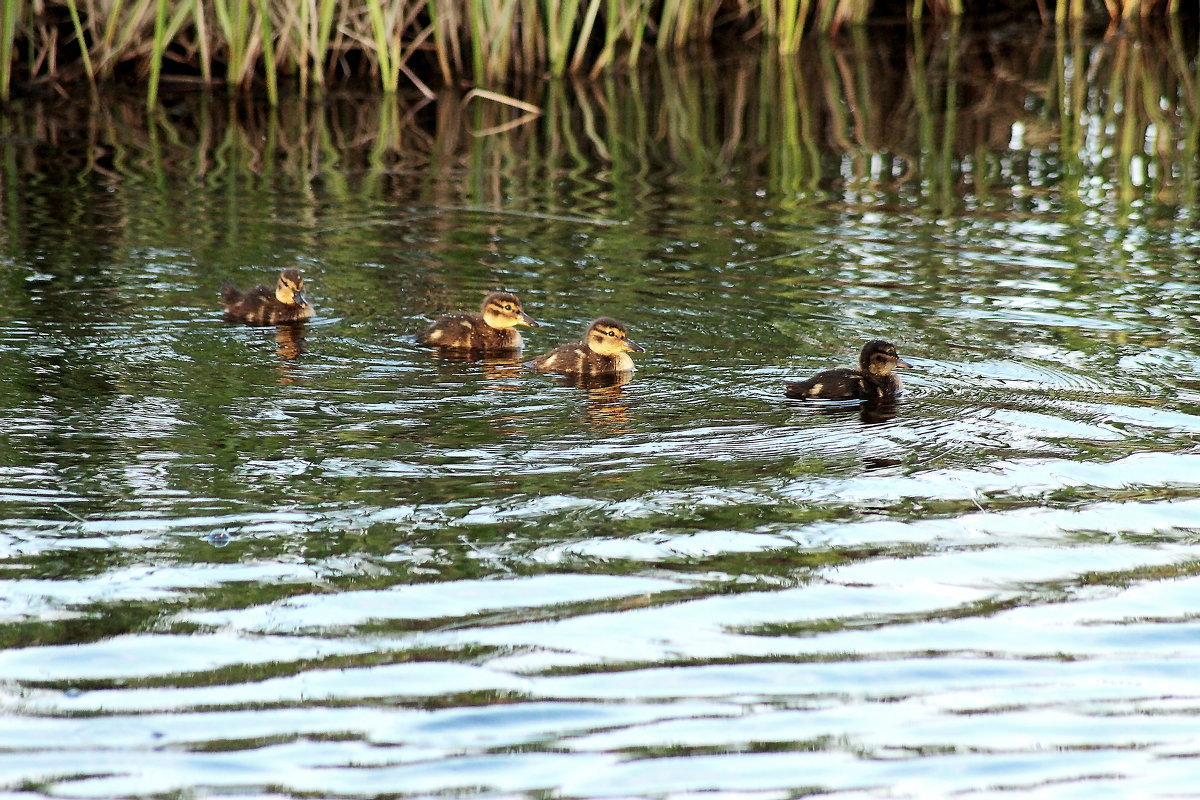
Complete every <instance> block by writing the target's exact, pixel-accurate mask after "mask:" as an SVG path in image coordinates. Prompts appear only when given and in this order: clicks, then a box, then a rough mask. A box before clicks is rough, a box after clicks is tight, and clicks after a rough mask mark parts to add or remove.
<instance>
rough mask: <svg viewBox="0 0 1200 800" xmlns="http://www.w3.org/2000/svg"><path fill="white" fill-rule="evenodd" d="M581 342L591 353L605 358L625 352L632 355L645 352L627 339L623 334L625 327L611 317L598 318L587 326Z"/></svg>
mask: <svg viewBox="0 0 1200 800" xmlns="http://www.w3.org/2000/svg"><path fill="white" fill-rule="evenodd" d="M583 340H584V342H585V343H586V344H587V346H588V347H589V348H590V349H591V350H592V351H593V352H596V353H599V354H601V355H605V356H611V355H616V354H617V353H623V352H625V351H627V350H630V351H633V352H634V353H644V352H646V348H644V347H642V346H641V345H639V344H638V343H637V342H635V341H633V340H632V339H630V338H629V336H628V335H627V334H626V333H625V326H624V325H622V324H621V323H619V322H617V321H616V320H615V319H613V318H612V317H600V319H598V320H596V321H595V322H593V323H592V324H591V325H589V326H588V330H587V335H586V336H584V339H583Z"/></svg>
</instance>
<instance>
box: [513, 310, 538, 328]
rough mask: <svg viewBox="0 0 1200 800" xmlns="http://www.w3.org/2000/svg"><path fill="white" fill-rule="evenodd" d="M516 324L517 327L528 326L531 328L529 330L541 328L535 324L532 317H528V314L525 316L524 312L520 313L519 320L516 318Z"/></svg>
mask: <svg viewBox="0 0 1200 800" xmlns="http://www.w3.org/2000/svg"><path fill="white" fill-rule="evenodd" d="M517 324H518V325H528V326H529V327H531V328H540V327H542V326H541V325H539V324H538V323H537V322H536V321H535V320H534V318H533V317H531V316H529V315H528V314H526V313H525V312H524V311H522V312H521V316H520V318H518V319H517Z"/></svg>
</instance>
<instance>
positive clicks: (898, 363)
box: [896, 356, 912, 369]
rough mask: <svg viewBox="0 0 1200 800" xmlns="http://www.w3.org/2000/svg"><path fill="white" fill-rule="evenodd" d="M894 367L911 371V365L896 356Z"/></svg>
mask: <svg viewBox="0 0 1200 800" xmlns="http://www.w3.org/2000/svg"><path fill="white" fill-rule="evenodd" d="M896 366H897V367H908V368H909V369H912V364H910V363H908V362H907V361H905V360H904V359H903V358H901V357H900V356H896Z"/></svg>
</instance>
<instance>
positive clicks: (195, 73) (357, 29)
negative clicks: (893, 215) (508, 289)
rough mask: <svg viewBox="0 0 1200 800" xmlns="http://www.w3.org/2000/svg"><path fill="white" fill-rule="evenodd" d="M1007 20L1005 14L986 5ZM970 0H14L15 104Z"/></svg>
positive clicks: (301, 76)
mask: <svg viewBox="0 0 1200 800" xmlns="http://www.w3.org/2000/svg"><path fill="white" fill-rule="evenodd" d="M985 5H986V6H987V10H988V11H989V12H993V11H994V10H995V8H996V6H997V5H998V4H997V3H988V4H985ZM999 5H1007V6H1008V7H1009V9H1010V10H1011V11H1014V12H1015V13H1018V14H1021V15H1024V16H1028V17H1029V18H1031V19H1040V20H1042V21H1043V22H1045V23H1047V24H1049V23H1052V22H1054V21H1056V20H1057V21H1059V22H1062V21H1064V20H1066V19H1068V18H1074V19H1078V18H1082V17H1083V16H1085V15H1086V14H1089V13H1098V14H1100V15H1104V14H1107V15H1109V16H1110V17H1111V18H1113V19H1130V18H1134V17H1143V16H1148V15H1163V14H1173V13H1176V12H1177V11H1178V10H1179V6H1180V0H1103V4H1101V3H1100V2H1099V0H1059V2H1058V4H1057V5H1055V4H1054V3H1053V2H1051V0H1007V2H1006V3H1005V2H1004V1H1003V0H1002V2H1001V3H999ZM970 6H971V4H969V3H966V0H362V1H361V2H353V3H351V2H345V0H342V1H341V2H338V1H337V0H4V2H3V4H2V7H0V99H8V98H9V97H10V95H11V94H12V92H13V91H14V89H24V88H32V89H37V88H39V87H53V88H54V89H56V90H57V91H59V92H68V91H71V90H73V89H74V87H76V86H78V85H80V84H83V85H90V86H92V87H95V86H97V85H98V84H101V83H105V82H111V81H114V80H132V81H135V82H138V83H144V84H145V85H146V87H147V93H148V99H149V100H150V102H151V103H153V102H154V100H155V97H156V93H157V91H158V87H159V85H160V83H161V81H162V80H163V79H164V76H169V77H171V78H172V79H176V80H192V81H200V82H203V83H205V84H212V83H225V84H228V85H229V86H231V87H234V88H236V89H239V90H247V89H250V88H251V87H259V88H262V89H264V90H265V91H266V93H267V95H268V96H269V98H270V100H271V102H272V103H275V102H277V101H278V86H279V84H280V82H281V80H287V81H291V82H294V84H295V85H296V86H297V87H298V88H299V90H300V92H301V93H302V94H308V93H314V92H320V91H322V90H323V89H324V88H325V87H327V86H329V85H330V84H331V83H338V82H344V81H346V80H353V79H356V78H362V77H368V78H370V79H372V80H373V81H375V82H376V83H377V85H378V86H379V87H380V88H382V89H384V90H386V91H395V90H397V89H401V88H408V87H416V88H417V89H419V90H420V91H422V92H423V93H425V94H426V95H427V96H432V95H433V90H432V89H431V88H430V87H431V86H434V85H436V84H438V83H453V82H466V83H469V84H472V85H474V86H476V87H482V88H493V89H502V88H504V87H505V86H506V85H507V83H508V81H509V80H510V79H511V77H512V76H513V75H515V74H522V73H523V74H544V73H549V74H551V75H556V76H559V75H566V74H571V73H590V74H594V73H596V72H598V71H601V70H604V69H605V68H608V67H611V66H614V65H618V64H625V65H630V64H632V63H634V62H635V61H636V60H637V59H639V58H643V57H645V55H646V53H647V51H649V50H653V49H657V50H670V49H676V48H679V47H682V46H683V45H685V44H689V43H694V42H709V43H711V42H713V41H720V40H727V39H732V40H738V41H746V40H762V41H764V42H766V43H767V44H768V45H769V46H770V47H771V48H774V49H776V50H778V51H779V52H782V53H794V52H798V51H799V49H800V48H801V45H802V43H803V42H804V41H805V39H806V38H811V36H812V35H814V34H827V33H833V32H841V31H845V30H848V29H849V28H851V27H853V26H855V25H857V24H859V23H862V22H864V21H867V20H868V19H869V18H885V17H886V18H892V19H894V18H899V17H901V16H907V17H910V18H913V19H919V18H924V17H957V16H961V15H963V14H964V13H965V14H970V13H973V11H972V9H971V8H970Z"/></svg>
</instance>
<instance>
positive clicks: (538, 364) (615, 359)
mask: <svg viewBox="0 0 1200 800" xmlns="http://www.w3.org/2000/svg"><path fill="white" fill-rule="evenodd" d="M629 351H633V352H634V353H644V352H646V348H644V347H642V346H641V345H639V344H637V343H636V342H634V341H633V340H632V339H630V338H629V337H628V336H627V335H626V334H625V327H624V326H623V325H621V323H619V322H617V321H616V320H615V319H611V318H609V317H601V318H600V319H598V320H596V321H595V322H593V323H592V324H591V325H589V326H588V329H587V333H586V334H584V337H583V341H581V342H575V343H573V344H564V345H560V346H558V347H556V348H554V349H553V350H551V351H550V352H549V353H546V354H545V355H540V356H538V357H537V358H535V359H534V360H533V361H530V362H529V365H530V366H531V367H533V368H534V369H536V370H537V371H538V372H565V373H568V374H571V375H611V374H613V373H617V372H632V371H633V359H632V358H630V357H629Z"/></svg>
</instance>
